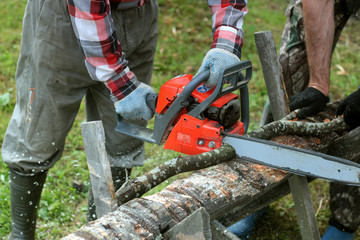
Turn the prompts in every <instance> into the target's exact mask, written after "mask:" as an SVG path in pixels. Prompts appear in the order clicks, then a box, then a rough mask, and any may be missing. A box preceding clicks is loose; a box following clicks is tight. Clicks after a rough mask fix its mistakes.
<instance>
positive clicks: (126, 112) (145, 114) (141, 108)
mask: <svg viewBox="0 0 360 240" xmlns="http://www.w3.org/2000/svg"><path fill="white" fill-rule="evenodd" d="M150 93H154V90H153V89H152V88H151V87H150V86H149V85H146V84H145V83H140V85H139V86H138V87H137V88H136V89H135V90H134V91H133V92H132V93H130V94H129V95H128V96H126V97H125V98H123V99H121V100H120V101H117V102H115V109H116V113H117V114H119V115H121V116H122V117H123V118H125V119H128V120H142V119H144V120H146V121H149V120H150V119H151V118H152V117H153V115H154V112H153V111H152V110H151V109H150V108H149V107H148V105H147V104H146V96H147V95H148V94H150Z"/></svg>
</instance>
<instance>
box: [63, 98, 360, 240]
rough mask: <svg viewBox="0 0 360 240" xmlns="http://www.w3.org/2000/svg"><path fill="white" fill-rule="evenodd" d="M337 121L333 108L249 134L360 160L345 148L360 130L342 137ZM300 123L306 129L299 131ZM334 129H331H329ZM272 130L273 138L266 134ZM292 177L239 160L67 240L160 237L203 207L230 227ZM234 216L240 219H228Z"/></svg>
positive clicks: (280, 192) (281, 191)
mask: <svg viewBox="0 0 360 240" xmlns="http://www.w3.org/2000/svg"><path fill="white" fill-rule="evenodd" d="M333 118H334V114H333V107H332V106H331V105H329V108H328V109H327V111H326V112H323V113H321V114H319V115H318V116H316V117H314V118H312V119H310V121H311V122H312V123H311V124H307V125H304V124H305V123H298V122H294V121H288V119H287V121H286V122H287V123H289V124H290V125H291V126H292V127H291V128H289V129H291V130H284V129H286V128H287V127H279V126H283V125H286V123H285V120H282V121H283V122H281V123H279V122H277V123H276V124H277V125H276V126H275V125H274V126H272V127H269V126H265V127H264V128H261V129H258V130H256V131H254V132H252V133H250V134H249V135H251V136H252V137H259V138H265V139H269V136H274V134H275V135H277V136H276V137H274V138H273V139H271V140H272V141H276V142H280V143H283V144H286V145H291V146H295V147H301V148H305V149H312V150H314V151H321V152H324V153H327V152H329V151H328V150H329V146H331V153H332V154H334V152H335V153H338V154H339V155H338V156H340V157H341V156H343V155H342V154H341V152H339V151H337V150H336V149H341V150H342V152H345V154H346V156H351V157H352V158H359V155H360V149H359V148H347V149H344V146H343V144H344V142H351V143H352V144H355V145H354V146H359V144H360V139H359V132H360V128H358V129H355V130H353V131H352V132H351V133H350V134H347V135H346V136H344V137H342V136H343V135H344V134H346V131H345V127H346V126H345V125H344V123H343V122H342V120H341V119H336V120H334V121H331V122H329V120H330V119H333ZM307 122H309V119H308V120H307ZM324 123H325V124H324ZM299 124H302V125H301V126H300V127H299V126H298V125H299ZM294 126H297V128H298V129H299V131H300V133H302V134H305V135H306V136H303V135H301V134H300V135H293V134H294V133H298V132H294ZM314 126H315V127H314ZM319 127H320V128H323V129H322V131H321V132H319V131H318V128H319ZM329 128H331V131H327V130H328V129H329ZM274 129H275V131H274ZM304 129H308V130H309V129H310V130H311V129H315V130H314V131H313V134H310V133H311V131H304ZM268 131H270V132H271V134H267V132H268ZM287 131H290V134H291V135H290V134H288V133H287ZM279 133H280V135H279ZM349 138H350V139H351V140H349ZM356 144H357V145H356ZM349 151H351V154H350V153H349ZM350 160H352V159H350ZM290 176H291V175H290V174H288V173H287V172H285V171H281V170H276V169H271V168H268V167H265V166H261V165H257V164H253V163H249V162H246V161H243V160H242V159H240V158H234V159H232V160H230V161H227V162H225V163H221V164H217V165H215V166H212V167H210V168H207V169H202V170H197V171H195V172H194V173H193V174H192V175H190V176H189V177H188V178H185V179H179V180H176V181H174V182H173V183H172V184H170V185H168V186H167V187H166V188H164V189H163V190H162V191H160V192H158V193H156V194H154V195H151V196H146V197H142V198H136V199H133V200H131V201H128V202H126V201H127V200H126V201H124V202H126V203H124V204H123V205H121V206H120V207H118V208H117V209H116V210H115V211H113V212H110V213H109V214H106V215H104V216H103V217H102V218H100V219H98V220H96V221H94V222H91V223H89V224H87V225H85V226H83V227H82V228H81V229H79V230H78V231H76V232H75V233H73V234H70V235H69V236H67V237H65V238H64V239H157V238H158V239H160V237H161V236H163V235H164V233H166V232H167V231H168V230H169V229H171V228H172V227H174V226H175V225H177V224H178V223H180V222H181V221H182V220H184V219H185V218H186V217H188V216H189V215H190V214H191V213H193V212H195V211H196V210H198V209H199V208H202V207H203V208H204V209H205V210H206V212H207V213H208V214H209V216H210V219H211V220H213V219H218V220H220V221H221V222H222V223H223V224H224V225H226V226H228V225H230V224H232V223H234V222H235V221H237V220H239V219H241V218H243V217H245V216H247V215H249V214H251V213H252V212H254V211H256V210H258V209H261V208H263V207H264V206H267V205H269V204H270V203H271V202H274V201H276V200H278V199H279V198H281V197H283V196H284V195H286V194H288V193H289V186H288V182H287V180H288V178H289V177H290ZM130 189H131V188H130ZM127 190H129V188H127ZM117 195H119V194H118V193H117ZM234 213H236V214H234ZM234 215H235V216H236V217H237V218H234V217H229V216H234Z"/></svg>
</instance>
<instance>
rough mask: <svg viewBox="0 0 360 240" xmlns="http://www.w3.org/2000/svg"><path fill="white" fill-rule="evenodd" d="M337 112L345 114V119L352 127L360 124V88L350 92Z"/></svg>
mask: <svg viewBox="0 0 360 240" xmlns="http://www.w3.org/2000/svg"><path fill="white" fill-rule="evenodd" d="M336 114H337V115H342V114H344V121H345V122H346V124H348V125H349V126H350V128H351V129H354V128H356V127H358V126H360V89H358V90H357V91H355V92H353V93H352V94H350V95H349V96H348V97H347V98H345V99H344V100H343V101H342V102H341V103H340V104H339V106H338V108H337V110H336Z"/></svg>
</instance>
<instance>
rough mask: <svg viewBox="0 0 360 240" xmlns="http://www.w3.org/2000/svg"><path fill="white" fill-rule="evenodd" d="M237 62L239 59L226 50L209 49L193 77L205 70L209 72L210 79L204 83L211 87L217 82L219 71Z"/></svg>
mask: <svg viewBox="0 0 360 240" xmlns="http://www.w3.org/2000/svg"><path fill="white" fill-rule="evenodd" d="M238 62H240V58H239V57H238V56H236V55H235V54H233V53H231V52H229V51H227V50H224V49H220V48H213V49H210V50H209V51H208V52H207V54H206V55H205V57H204V59H203V62H202V64H201V66H200V68H199V70H198V72H197V73H196V75H195V77H196V76H197V75H199V74H200V73H202V72H204V71H206V70H210V77H209V79H208V80H207V81H206V82H205V85H206V86H207V87H213V86H215V85H216V84H217V83H218V81H219V77H220V73H221V70H223V69H224V68H225V67H228V66H231V65H233V64H235V63H238ZM229 81H230V79H229Z"/></svg>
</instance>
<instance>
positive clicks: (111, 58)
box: [67, 0, 139, 100]
mask: <svg viewBox="0 0 360 240" xmlns="http://www.w3.org/2000/svg"><path fill="white" fill-rule="evenodd" d="M67 3H68V8H69V14H70V18H71V22H72V26H73V30H74V33H75V35H76V37H77V39H78V42H79V45H80V47H81V49H82V52H83V54H84V57H85V65H86V67H87V69H88V72H89V75H90V77H91V78H92V79H94V80H96V81H100V82H104V83H105V85H106V86H107V87H108V88H109V89H110V91H111V92H112V94H113V95H114V96H115V97H116V99H118V100H120V99H122V98H124V97H125V96H127V95H128V94H130V93H131V92H132V91H133V90H135V89H136V87H137V86H138V84H139V83H138V81H137V80H136V77H135V75H134V73H133V72H131V71H130V69H129V68H128V66H127V65H128V62H127V61H126V59H125V55H124V54H123V53H122V49H121V45H120V43H119V41H118V39H117V37H116V33H115V27H114V22H113V19H112V17H111V11H110V0H76V1H75V0H67Z"/></svg>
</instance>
